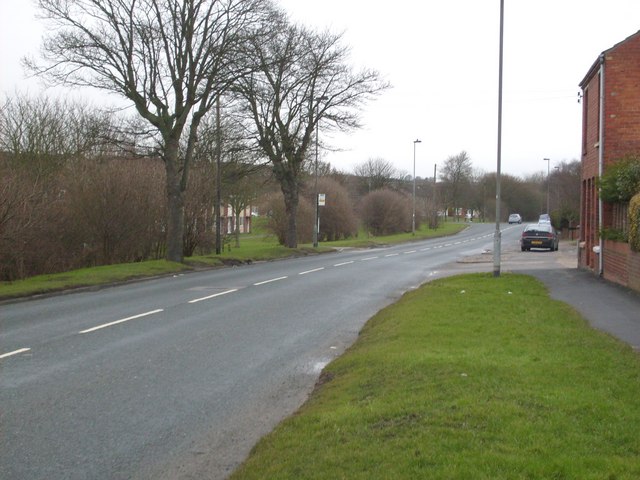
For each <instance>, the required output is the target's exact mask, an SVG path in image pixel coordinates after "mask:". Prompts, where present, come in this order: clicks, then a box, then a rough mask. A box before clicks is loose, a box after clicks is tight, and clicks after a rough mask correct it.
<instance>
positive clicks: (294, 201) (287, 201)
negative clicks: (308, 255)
mask: <svg viewBox="0 0 640 480" xmlns="http://www.w3.org/2000/svg"><path fill="white" fill-rule="evenodd" d="M291 183H293V185H291ZM282 193H283V194H284V210H285V212H286V214H287V232H286V235H285V246H286V247H288V248H298V219H297V217H298V188H297V185H296V184H295V182H287V183H283V184H282Z"/></svg>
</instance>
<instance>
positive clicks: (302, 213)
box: [261, 192, 314, 245]
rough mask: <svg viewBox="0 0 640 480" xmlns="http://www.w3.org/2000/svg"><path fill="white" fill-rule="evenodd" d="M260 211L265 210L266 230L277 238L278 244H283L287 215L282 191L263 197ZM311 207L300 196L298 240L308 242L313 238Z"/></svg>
mask: <svg viewBox="0 0 640 480" xmlns="http://www.w3.org/2000/svg"><path fill="white" fill-rule="evenodd" d="M261 211H264V212H266V215H267V218H268V219H269V220H268V222H267V230H269V231H270V232H271V233H272V234H274V235H275V236H276V237H277V238H278V242H279V243H280V245H284V244H285V240H286V235H287V226H288V222H287V215H286V212H285V206H284V198H283V196H282V193H279V192H278V193H272V194H271V195H268V196H267V197H266V198H265V201H264V203H263V205H262V206H261ZM313 219H314V214H313V207H312V206H311V204H310V203H309V202H308V201H307V200H306V199H305V198H304V197H300V201H299V204H298V214H297V216H296V222H297V225H298V230H297V234H298V242H299V243H310V242H311V241H312V240H313Z"/></svg>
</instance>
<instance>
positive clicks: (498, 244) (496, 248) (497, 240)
mask: <svg viewBox="0 0 640 480" xmlns="http://www.w3.org/2000/svg"><path fill="white" fill-rule="evenodd" d="M503 44H504V0H500V49H499V55H498V56H499V62H498V63H499V65H498V155H497V157H498V159H497V165H496V230H495V233H494V234H493V276H494V277H495V278H497V277H499V276H500V254H501V248H502V232H501V231H500V202H501V200H502V198H501V197H502V193H501V191H500V175H501V168H502V64H503V60H504V56H503Z"/></svg>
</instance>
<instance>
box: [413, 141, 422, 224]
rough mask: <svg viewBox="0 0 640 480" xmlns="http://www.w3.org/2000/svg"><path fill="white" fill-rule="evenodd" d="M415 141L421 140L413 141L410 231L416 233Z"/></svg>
mask: <svg viewBox="0 0 640 480" xmlns="http://www.w3.org/2000/svg"><path fill="white" fill-rule="evenodd" d="M416 143H422V140H418V139H415V140H414V141H413V213H412V215H411V233H412V235H415V234H416Z"/></svg>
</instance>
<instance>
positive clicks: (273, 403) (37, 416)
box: [0, 224, 522, 480]
mask: <svg viewBox="0 0 640 480" xmlns="http://www.w3.org/2000/svg"><path fill="white" fill-rule="evenodd" d="M494 228H495V227H494V226H493V225H478V224H472V225H471V226H470V228H468V229H467V230H465V231H464V232H462V233H460V234H458V235H456V236H453V237H447V238H441V239H434V240H429V241H421V242H416V243H410V244H404V245H400V246H394V247H389V248H377V249H370V250H347V251H343V252H341V253H339V254H327V255H316V256H311V257H304V258H298V259H291V260H285V261H277V262H267V263H260V264H254V265H250V266H243V267H239V268H226V269H220V270H211V271H205V272H198V273H190V274H186V275H176V276H174V277H168V278H160V279H154V280H148V281H143V282H137V283H131V284H126V285H121V286H116V287H112V288H105V289H102V290H99V291H86V292H78V293H71V294H66V295H58V296H53V297H48V298H41V299H37V300H30V301H24V302H15V303H10V304H5V305H2V306H0V406H1V411H0V426H1V435H0V478H6V479H30V480H35V479H47V480H55V479H65V480H70V479H88V478H92V479H97V478H109V479H125V478H126V479H130V478H135V479H162V478H167V479H174V478H225V477H226V476H227V475H228V474H229V473H230V472H231V471H232V470H233V469H234V468H235V467H236V466H237V465H238V464H239V462H241V461H242V460H243V459H244V458H245V457H246V455H247V454H248V452H249V450H250V448H251V447H252V446H253V445H254V444H255V442H256V441H257V440H258V439H259V438H260V437H261V436H262V435H264V434H265V433H267V432H268V431H270V430H271V429H272V428H273V427H274V426H275V425H276V424H277V423H278V422H279V421H280V420H281V419H282V418H283V417H285V416H287V415H289V414H291V413H292V412H294V411H295V410H296V409H297V408H298V407H299V406H300V405H301V404H302V403H303V402H304V400H305V399H306V397H307V395H308V394H309V392H310V391H311V389H312V388H313V385H314V383H315V381H316V380H317V378H318V375H319V373H320V371H321V370H322V368H323V367H324V366H325V365H326V364H327V363H328V362H329V361H331V360H332V359H333V358H335V357H336V356H337V355H340V354H341V353H342V352H343V351H344V350H345V348H346V347H348V346H349V345H350V344H351V343H352V342H353V341H354V340H355V338H356V336H357V334H358V332H359V330H360V329H361V328H362V326H363V325H364V323H365V322H366V321H367V319H369V318H370V317H371V316H372V315H373V314H374V313H376V312H377V311H378V310H380V309H381V308H382V307H384V306H386V305H388V304H390V303H391V302H393V301H394V300H396V299H397V298H398V297H399V296H400V295H401V294H402V293H404V292H406V291H407V290H409V289H412V288H415V287H417V286H419V285H420V284H422V283H424V282H425V281H427V280H429V279H430V278H432V277H435V276H438V275H439V269H440V268H442V267H443V266H444V265H446V264H450V263H451V262H455V261H456V260H458V259H460V258H462V257H465V256H469V255H479V254H481V253H482V252H483V251H485V250H487V249H491V248H492V246H493V229H494ZM521 230H522V226H506V225H505V226H504V227H503V235H502V239H503V240H502V242H503V248H512V249H513V250H515V249H516V248H517V238H518V236H519V233H520V231H521ZM486 271H488V272H490V271H491V264H487V266H486Z"/></svg>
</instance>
